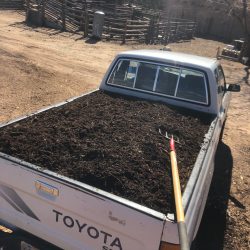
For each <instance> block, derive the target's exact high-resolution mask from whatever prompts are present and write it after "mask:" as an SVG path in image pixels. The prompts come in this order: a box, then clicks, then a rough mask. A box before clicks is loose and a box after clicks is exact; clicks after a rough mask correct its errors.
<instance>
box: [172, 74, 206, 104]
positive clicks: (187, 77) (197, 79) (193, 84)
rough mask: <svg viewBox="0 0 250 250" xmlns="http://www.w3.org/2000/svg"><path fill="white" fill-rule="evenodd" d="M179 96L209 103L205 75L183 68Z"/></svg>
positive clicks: (178, 90)
mask: <svg viewBox="0 0 250 250" xmlns="http://www.w3.org/2000/svg"><path fill="white" fill-rule="evenodd" d="M176 96H177V97H180V98H183V99H187V100H192V101H196V102H201V103H207V92H206V82H205V77H204V75H203V74H202V73H200V72H198V71H193V70H188V69H182V71H181V77H180V81H179V85H178V88H177V93H176Z"/></svg>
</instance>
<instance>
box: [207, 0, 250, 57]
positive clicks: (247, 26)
mask: <svg viewBox="0 0 250 250" xmlns="http://www.w3.org/2000/svg"><path fill="white" fill-rule="evenodd" d="M206 4H208V5H209V7H217V8H220V10H221V11H222V12H224V13H225V14H226V15H231V16H233V17H234V18H235V19H236V20H238V22H239V24H240V25H241V28H242V30H243V32H244V38H245V40H246V51H245V53H246V55H245V56H248V57H250V1H249V0H207V2H206Z"/></svg>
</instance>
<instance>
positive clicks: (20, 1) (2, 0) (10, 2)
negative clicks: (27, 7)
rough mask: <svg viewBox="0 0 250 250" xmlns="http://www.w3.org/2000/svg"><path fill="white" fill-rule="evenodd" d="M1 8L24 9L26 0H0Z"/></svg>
mask: <svg viewBox="0 0 250 250" xmlns="http://www.w3.org/2000/svg"><path fill="white" fill-rule="evenodd" d="M0 9H5V10H8V9H12V10H20V9H24V0H0Z"/></svg>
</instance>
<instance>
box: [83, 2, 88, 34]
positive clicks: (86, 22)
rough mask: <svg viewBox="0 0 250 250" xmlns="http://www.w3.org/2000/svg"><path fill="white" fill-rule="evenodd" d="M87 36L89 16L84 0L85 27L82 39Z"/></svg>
mask: <svg viewBox="0 0 250 250" xmlns="http://www.w3.org/2000/svg"><path fill="white" fill-rule="evenodd" d="M88 35H89V15H88V6H87V1H86V0H85V27H84V37H87V36H88Z"/></svg>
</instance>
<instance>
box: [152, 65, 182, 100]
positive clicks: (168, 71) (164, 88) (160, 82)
mask: <svg viewBox="0 0 250 250" xmlns="http://www.w3.org/2000/svg"><path fill="white" fill-rule="evenodd" d="M179 75H180V69H176V68H170V67H163V66H161V67H160V68H159V74H158V79H157V83H156V88H155V91H156V92H157V93H161V94H165V95H171V96H174V94H175V89H176V85H177V82H178V78H179Z"/></svg>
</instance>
